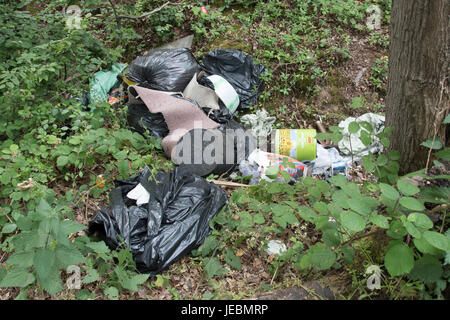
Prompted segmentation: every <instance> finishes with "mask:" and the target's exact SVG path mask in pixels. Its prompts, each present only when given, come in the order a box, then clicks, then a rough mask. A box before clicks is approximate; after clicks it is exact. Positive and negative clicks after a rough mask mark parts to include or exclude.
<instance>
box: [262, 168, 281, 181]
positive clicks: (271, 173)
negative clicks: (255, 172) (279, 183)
mask: <svg viewBox="0 0 450 320" xmlns="http://www.w3.org/2000/svg"><path fill="white" fill-rule="evenodd" d="M279 173H280V167H278V166H270V167H267V169H266V172H265V174H266V176H267V177H268V178H269V179H276V178H277V177H278V175H279Z"/></svg>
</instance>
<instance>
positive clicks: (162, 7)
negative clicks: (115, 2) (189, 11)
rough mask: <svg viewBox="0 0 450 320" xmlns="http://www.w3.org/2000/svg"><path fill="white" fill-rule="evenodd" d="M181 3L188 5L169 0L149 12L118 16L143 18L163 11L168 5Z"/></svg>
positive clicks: (118, 16)
mask: <svg viewBox="0 0 450 320" xmlns="http://www.w3.org/2000/svg"><path fill="white" fill-rule="evenodd" d="M180 5H186V3H176V2H170V1H167V2H166V3H164V4H163V5H162V6H161V7H159V8H156V9H153V10H152V11H149V12H145V13H143V14H141V15H139V16H131V15H126V14H120V15H117V18H123V19H143V18H145V17H148V16H149V15H152V14H154V13H156V12H158V11H161V10H162V9H164V8H165V7H167V6H180Z"/></svg>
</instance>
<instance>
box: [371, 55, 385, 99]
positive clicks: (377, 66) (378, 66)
mask: <svg viewBox="0 0 450 320" xmlns="http://www.w3.org/2000/svg"><path fill="white" fill-rule="evenodd" d="M388 65H389V60H388V58H387V57H381V58H378V59H376V60H375V62H374V63H373V65H372V68H371V70H370V78H369V80H370V83H371V85H372V86H373V87H374V88H375V89H377V90H378V91H380V92H381V93H383V94H385V93H386V83H387V77H388Z"/></svg>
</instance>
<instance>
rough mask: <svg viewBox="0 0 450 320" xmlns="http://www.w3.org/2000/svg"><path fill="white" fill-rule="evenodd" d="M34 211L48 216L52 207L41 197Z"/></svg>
mask: <svg viewBox="0 0 450 320" xmlns="http://www.w3.org/2000/svg"><path fill="white" fill-rule="evenodd" d="M36 213H37V214H39V215H41V216H43V217H48V216H49V215H50V214H51V213H52V208H51V207H50V205H49V204H48V202H47V201H45V200H44V199H41V200H40V201H39V205H38V206H37V208H36Z"/></svg>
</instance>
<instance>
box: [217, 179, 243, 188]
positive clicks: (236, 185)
mask: <svg viewBox="0 0 450 320" xmlns="http://www.w3.org/2000/svg"><path fill="white" fill-rule="evenodd" d="M208 182H212V183H214V184H217V185H218V186H227V187H234V188H240V187H250V186H249V185H248V184H242V183H237V182H230V181H220V180H208Z"/></svg>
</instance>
